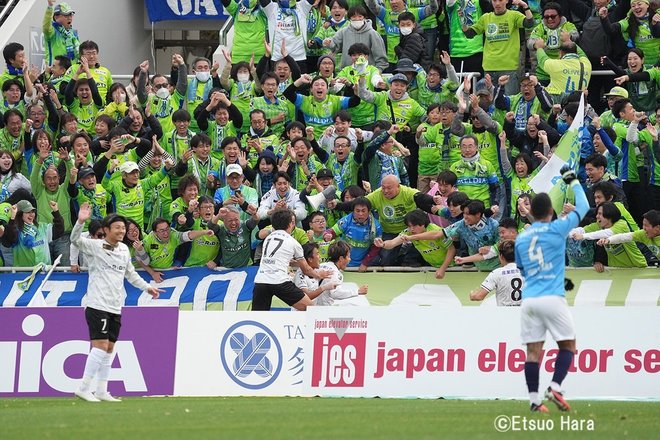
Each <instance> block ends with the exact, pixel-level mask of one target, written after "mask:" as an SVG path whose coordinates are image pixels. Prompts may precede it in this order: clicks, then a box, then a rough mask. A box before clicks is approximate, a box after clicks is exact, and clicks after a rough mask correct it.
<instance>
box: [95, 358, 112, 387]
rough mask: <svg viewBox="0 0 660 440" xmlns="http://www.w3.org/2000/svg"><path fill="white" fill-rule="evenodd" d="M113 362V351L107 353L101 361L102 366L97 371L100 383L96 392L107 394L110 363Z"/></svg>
mask: <svg viewBox="0 0 660 440" xmlns="http://www.w3.org/2000/svg"><path fill="white" fill-rule="evenodd" d="M111 363H112V353H105V357H104V358H103V360H102V361H101V367H100V368H99V371H98V373H97V378H98V383H97V385H96V394H105V393H107V392H108V377H109V376H110V365H111Z"/></svg>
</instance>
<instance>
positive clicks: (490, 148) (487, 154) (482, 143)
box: [472, 123, 503, 179]
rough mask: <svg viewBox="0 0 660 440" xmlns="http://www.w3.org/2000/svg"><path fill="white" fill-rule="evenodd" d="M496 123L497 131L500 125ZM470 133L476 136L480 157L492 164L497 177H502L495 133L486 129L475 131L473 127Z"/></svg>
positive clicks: (499, 129)
mask: <svg viewBox="0 0 660 440" xmlns="http://www.w3.org/2000/svg"><path fill="white" fill-rule="evenodd" d="M496 124H497V129H498V132H500V131H502V127H501V126H500V125H499V123H496ZM472 135H473V136H474V137H476V138H477V148H478V150H479V155H480V156H481V158H482V159H484V160H487V161H488V162H490V163H491V165H493V168H495V172H496V173H497V178H498V179H502V177H503V176H502V169H501V167H500V158H499V154H498V149H499V139H498V138H497V135H495V134H493V133H491V132H490V131H487V130H484V131H482V132H476V131H475V130H474V128H473V129H472Z"/></svg>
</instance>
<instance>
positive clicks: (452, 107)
mask: <svg viewBox="0 0 660 440" xmlns="http://www.w3.org/2000/svg"><path fill="white" fill-rule="evenodd" d="M440 109H441V110H449V111H451V112H452V113H456V112H457V111H458V106H457V105H456V104H454V103H453V102H451V101H444V102H441V103H440Z"/></svg>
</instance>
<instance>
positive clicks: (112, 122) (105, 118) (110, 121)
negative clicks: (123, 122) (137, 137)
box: [94, 115, 117, 131]
mask: <svg viewBox="0 0 660 440" xmlns="http://www.w3.org/2000/svg"><path fill="white" fill-rule="evenodd" d="M96 122H103V123H104V124H105V125H107V126H108V131H110V130H112V129H113V128H115V127H116V126H117V120H116V119H114V118H113V117H112V116H110V115H98V116H97V117H96V121H94V123H96Z"/></svg>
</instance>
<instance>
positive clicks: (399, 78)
mask: <svg viewBox="0 0 660 440" xmlns="http://www.w3.org/2000/svg"><path fill="white" fill-rule="evenodd" d="M394 81H402V82H404V83H406V84H408V78H407V77H406V75H404V74H403V73H397V74H395V75H392V78H390V80H389V83H390V84H392V83H393V82H394Z"/></svg>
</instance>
